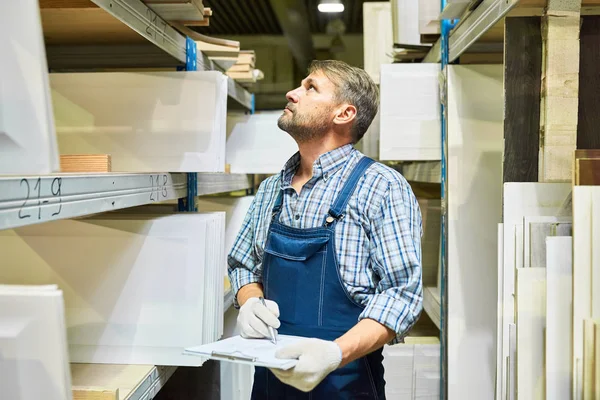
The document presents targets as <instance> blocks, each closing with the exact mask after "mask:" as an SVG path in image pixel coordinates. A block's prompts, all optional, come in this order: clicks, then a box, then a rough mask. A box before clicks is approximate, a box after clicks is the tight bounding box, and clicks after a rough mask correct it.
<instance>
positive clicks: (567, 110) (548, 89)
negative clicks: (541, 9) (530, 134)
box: [538, 0, 581, 182]
mask: <svg viewBox="0 0 600 400" xmlns="http://www.w3.org/2000/svg"><path fill="white" fill-rule="evenodd" d="M580 11H581V0H549V1H548V5H547V8H546V12H545V14H544V16H543V17H542V48H543V62H542V92H541V93H542V95H541V107H540V158H539V171H538V172H539V173H538V177H539V181H540V182H569V181H571V179H572V176H573V170H572V169H573V161H572V160H573V152H574V151H575V148H576V145H577V110H578V102H579V91H578V90H579V24H580Z"/></svg>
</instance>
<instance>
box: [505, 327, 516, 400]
mask: <svg viewBox="0 0 600 400" xmlns="http://www.w3.org/2000/svg"><path fill="white" fill-rule="evenodd" d="M507 364H508V365H507V370H508V374H507V378H506V379H507V383H506V387H507V394H506V400H516V398H517V325H515V324H510V325H509V326H508V363H507Z"/></svg>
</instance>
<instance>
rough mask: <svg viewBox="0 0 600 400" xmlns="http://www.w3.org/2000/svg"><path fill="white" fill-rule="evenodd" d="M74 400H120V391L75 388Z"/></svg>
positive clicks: (73, 389)
mask: <svg viewBox="0 0 600 400" xmlns="http://www.w3.org/2000/svg"><path fill="white" fill-rule="evenodd" d="M72 391H73V400H119V399H120V397H119V389H114V390H111V389H104V388H80V387H73V388H72Z"/></svg>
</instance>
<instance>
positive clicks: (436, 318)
mask: <svg viewBox="0 0 600 400" xmlns="http://www.w3.org/2000/svg"><path fill="white" fill-rule="evenodd" d="M423 309H424V310H425V312H426V313H427V315H429V318H431V320H432V321H433V323H434V324H435V326H437V327H438V329H441V319H440V316H441V315H440V314H441V303H440V290H439V289H438V288H437V287H426V288H425V289H423Z"/></svg>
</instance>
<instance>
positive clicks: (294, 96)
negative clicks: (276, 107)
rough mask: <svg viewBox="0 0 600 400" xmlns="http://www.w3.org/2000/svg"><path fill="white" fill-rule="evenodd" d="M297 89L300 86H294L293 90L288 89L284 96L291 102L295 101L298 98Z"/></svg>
mask: <svg viewBox="0 0 600 400" xmlns="http://www.w3.org/2000/svg"><path fill="white" fill-rule="evenodd" d="M298 89H300V88H296V89H294V90H290V91H289V92H287V93H286V94H285V98H286V99H287V100H288V101H289V102H291V103H297V102H298V99H299V96H298Z"/></svg>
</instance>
